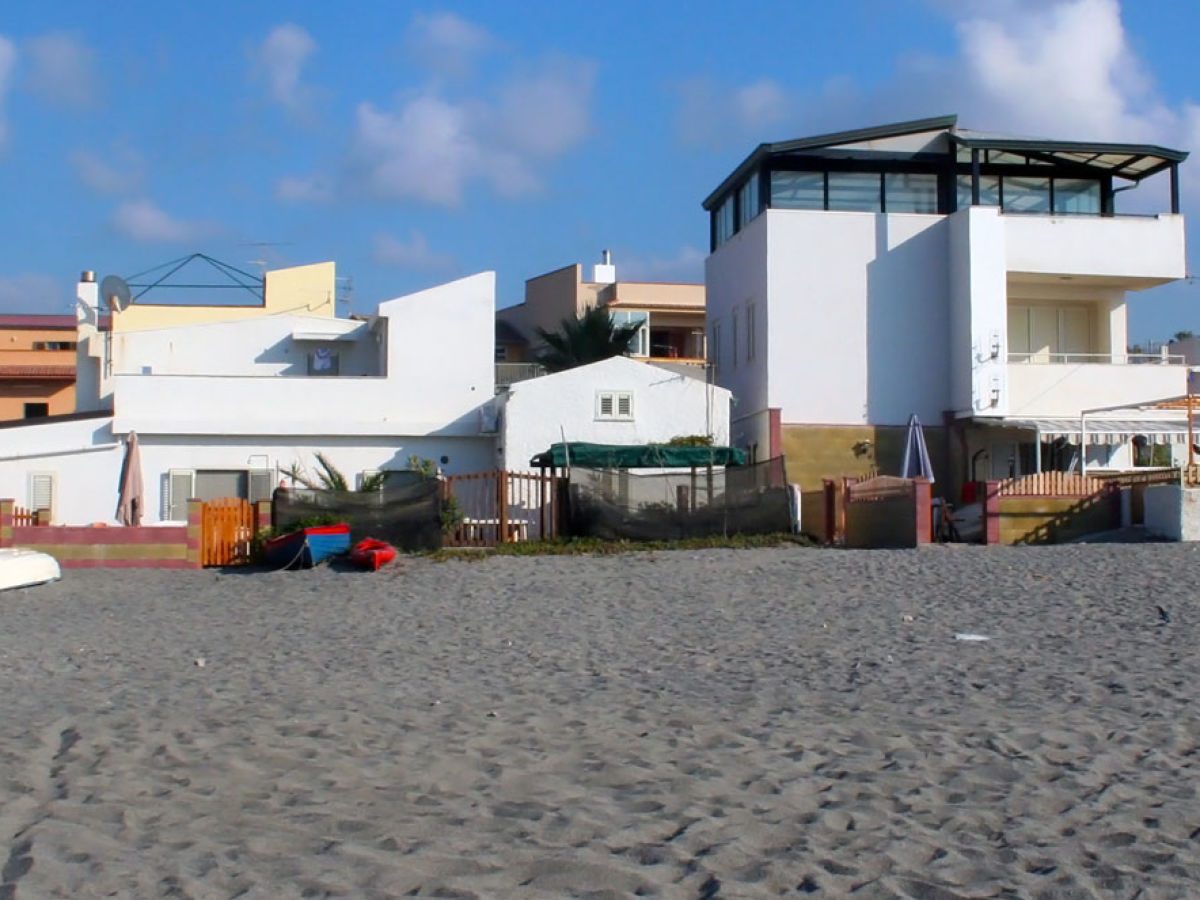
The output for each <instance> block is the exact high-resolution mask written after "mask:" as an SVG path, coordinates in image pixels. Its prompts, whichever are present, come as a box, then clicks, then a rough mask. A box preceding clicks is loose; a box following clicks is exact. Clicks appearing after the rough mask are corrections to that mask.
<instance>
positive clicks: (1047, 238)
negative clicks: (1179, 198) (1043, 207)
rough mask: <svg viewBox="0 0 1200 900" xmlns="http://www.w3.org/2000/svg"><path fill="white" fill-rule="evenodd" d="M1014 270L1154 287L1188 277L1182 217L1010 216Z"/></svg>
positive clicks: (1008, 257)
mask: <svg viewBox="0 0 1200 900" xmlns="http://www.w3.org/2000/svg"><path fill="white" fill-rule="evenodd" d="M1003 221H1004V231H1005V264H1006V267H1007V269H1008V270H1009V271H1011V272H1034V273H1042V274H1051V275H1084V276H1089V277H1114V278H1120V279H1124V280H1127V281H1128V282H1130V284H1131V286H1133V285H1134V284H1135V283H1140V284H1138V285H1137V286H1141V287H1148V286H1150V285H1151V284H1161V283H1163V282H1165V281H1173V280H1175V279H1179V278H1185V277H1186V276H1187V256H1186V253H1185V249H1184V223H1183V216H1181V215H1159V216H1116V217H1107V216H1106V217H1100V216H1021V215H1010V216H1004V217H1003Z"/></svg>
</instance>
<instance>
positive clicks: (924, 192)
mask: <svg viewBox="0 0 1200 900" xmlns="http://www.w3.org/2000/svg"><path fill="white" fill-rule="evenodd" d="M937 193H938V186H937V176H936V175H933V174H918V173H915V172H888V173H887V174H885V175H884V176H883V207H884V209H885V210H887V211H888V212H890V213H936V212H937V208H938V204H937Z"/></svg>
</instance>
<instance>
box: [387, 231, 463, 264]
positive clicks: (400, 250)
mask: <svg viewBox="0 0 1200 900" xmlns="http://www.w3.org/2000/svg"><path fill="white" fill-rule="evenodd" d="M372 257H373V258H374V260H375V262H377V263H380V264H381V265H385V266H405V267H407V268H411V269H424V270H429V269H446V268H449V267H450V266H452V265H453V264H454V257H453V256H451V255H450V254H449V253H436V252H434V251H433V250H432V249H431V248H430V246H429V241H428V240H427V239H426V237H425V235H423V234H421V233H420V232H419V231H417V230H416V229H415V228H414V229H413V230H412V231H410V232H409V236H408V240H407V241H405V240H402V239H400V238H397V237H394V236H393V235H390V234H377V235H375V238H374V240H373V241H372Z"/></svg>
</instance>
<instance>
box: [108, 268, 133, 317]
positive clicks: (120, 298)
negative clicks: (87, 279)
mask: <svg viewBox="0 0 1200 900" xmlns="http://www.w3.org/2000/svg"><path fill="white" fill-rule="evenodd" d="M100 296H101V297H103V298H104V299H105V300H107V301H108V305H109V307H110V308H111V309H112V311H113V312H121V311H122V310H124V309H125V307H127V306H128V305H129V304H130V302H131V301H132V300H133V294H132V293H131V292H130V290H129V285H128V284H126V283H125V279H124V278H122V277H121V276H120V275H105V276H104V280H103V281H101V282H100Z"/></svg>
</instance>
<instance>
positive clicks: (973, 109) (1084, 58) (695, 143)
mask: <svg viewBox="0 0 1200 900" xmlns="http://www.w3.org/2000/svg"><path fill="white" fill-rule="evenodd" d="M6 6H8V7H9V8H7V9H5V10H4V11H3V12H2V13H0V195H2V196H3V199H4V202H3V203H2V204H0V221H2V222H3V234H4V236H5V239H4V242H3V246H2V249H0V309H2V310H5V311H18V310H19V311H47V312H49V311H61V312H66V311H69V309H70V304H71V300H72V297H73V293H74V291H73V287H72V285H73V283H74V281H75V279H76V278H77V276H78V273H79V271H80V270H81V269H85V268H87V269H95V270H97V271H98V272H99V273H100V274H101V275H103V274H108V273H115V274H121V275H131V274H133V273H135V272H139V271H141V270H145V269H149V268H151V267H152V266H156V265H158V264H160V263H164V262H167V261H169V260H172V259H175V258H177V257H181V256H185V255H187V254H189V253H191V252H193V251H197V250H200V251H204V252H206V253H209V254H211V255H213V256H215V257H217V258H219V259H221V260H223V261H225V262H228V263H230V264H232V265H235V266H239V267H242V268H245V269H247V270H251V271H257V270H258V269H259V268H260V267H261V266H263V265H266V266H268V267H276V266H281V265H290V264H298V263H306V262H316V261H320V260H325V259H333V260H336V261H337V264H338V271H339V275H341V276H345V277H347V278H348V279H350V280H351V281H349V282H347V291H348V292H351V283H352V297H353V309H354V310H355V311H360V312H362V311H369V310H371V309H373V308H374V306H375V305H376V304H377V303H378V302H379V301H381V300H384V299H387V298H390V297H393V296H397V295H399V294H402V293H406V292H409V291H412V290H416V289H420V288H422V287H426V286H428V285H431V284H436V283H439V282H441V281H446V280H449V279H451V278H454V277H457V276H460V275H464V274H469V273H471V272H475V271H480V270H484V269H494V270H496V272H497V274H498V292H499V297H498V300H499V303H500V305H508V304H509V303H513V302H517V301H519V300H520V299H521V295H522V291H523V284H524V280H525V279H526V278H529V277H532V276H534V275H537V274H540V273H542V272H545V271H548V270H550V269H554V268H558V267H559V266H563V265H566V264H569V263H572V262H582V263H585V264H590V263H592V262H594V261H596V259H597V258H598V256H599V253H600V251H601V250H602V249H604V248H608V249H611V250H612V251H613V257H614V262H615V263H616V264H617V267H618V274H619V276H620V277H622V278H628V279H645V280H695V281H699V280H702V278H703V258H704V255H705V253H706V251H707V234H708V226H707V220H706V217H705V214H704V212H703V211H702V210H701V208H700V201H701V200H702V199H703V198H704V197H705V196H706V195H707V194H708V192H709V191H710V190H711V189H712V188H713V187H715V186H716V185H717V184H718V183H719V182H720V181H721V179H722V178H723V177H724V176H725V175H726V174H728V172H729V171H730V170H731V169H732V168H733V167H734V166H736V164H737V163H738V162H739V161H740V160H741V159H742V158H743V157H744V156H745V155H746V154H747V153H748V152H749V151H750V150H751V149H752V148H753V147H754V146H755V145H756V144H757V143H759V142H761V141H775V140H785V139H788V138H792V137H798V136H802V135H806V134H815V133H820V132H824V131H829V130H837V129H841V128H855V127H861V126H866V125H872V124H879V123H884V122H891V121H899V120H903V119H908V118H919V117H924V116H931V115H941V114H944V113H949V112H957V113H958V114H959V122H960V124H961V125H963V126H965V127H970V128H977V129H981V130H989V131H1010V132H1014V133H1021V134H1031V135H1039V136H1046V137H1056V138H1070V139H1081V140H1087V139H1096V140H1120V141H1137V142H1154V143H1160V144H1163V145H1166V146H1169V147H1176V148H1179V149H1185V150H1200V81H1198V79H1197V77H1196V76H1197V74H1200V72H1198V68H1200V67H1198V65H1197V63H1196V61H1195V56H1194V50H1193V48H1192V46H1191V45H1192V44H1193V39H1192V36H1193V35H1194V34H1195V32H1196V28H1197V26H1200V8H1197V7H1195V6H1194V5H1193V4H1190V3H1179V2H1172V0H1137V2H1136V3H1135V2H1126V3H1123V4H1122V3H1118V2H1117V0H1060V2H1054V0H990V2H986V3H977V2H973V0H844V2H842V3H840V4H836V5H835V4H817V3H805V2H796V0H790V2H759V3H754V4H742V5H738V6H735V5H733V4H724V3H711V2H710V3H703V2H700V3H657V2H653V0H649V2H648V0H642V2H637V3H634V2H627V0H609V2H606V3H604V4H583V3H578V4H576V3H563V2H561V0H554V2H550V0H527V2H525V3H522V4H520V6H519V7H515V6H511V5H509V4H496V3H482V2H460V3H454V4H451V5H442V6H433V5H424V4H408V3H402V2H388V3H384V2H373V0H360V2H354V3H348V4H340V5H337V7H338V8H335V5H334V4H324V3H322V4H316V3H313V4H294V3H288V4H285V3H275V2H253V0H237V2H233V0H210V2H207V3H204V4H174V3H161V2H155V3H149V2H147V3H139V2H124V0H113V2H109V3H105V4H99V3H95V2H94V0H86V2H84V0H58V2H55V3H45V4H31V3H22V4H6ZM14 7H15V8H14ZM1193 168H1195V169H1196V171H1195V172H1192V171H1191V170H1192V169H1193ZM1161 180H1162V181H1163V182H1164V188H1165V179H1161ZM1183 191H1184V209H1185V212H1190V213H1191V214H1192V216H1193V217H1197V216H1200V199H1198V198H1200V157H1198V158H1197V159H1196V160H1195V161H1192V162H1189V163H1185V164H1184V166H1183ZM1145 193H1146V194H1149V195H1150V196H1148V197H1147V198H1146V200H1144V201H1142V202H1146V203H1149V205H1150V207H1151V208H1153V207H1156V206H1160V205H1161V202H1165V201H1160V200H1159V199H1158V198H1157V197H1156V196H1155V195H1153V192H1152V191H1146V192H1145ZM1126 196H1129V195H1126ZM1192 243H1195V242H1194V241H1193V242H1192ZM1191 256H1192V264H1191V270H1193V271H1200V252H1197V251H1193V253H1192V254H1191ZM1198 299H1200V286H1197V285H1195V284H1193V283H1182V284H1179V285H1173V286H1170V287H1168V288H1162V289H1158V290H1155V291H1152V292H1148V293H1145V294H1142V295H1133V296H1132V298H1131V310H1132V312H1131V329H1130V331H1131V337H1132V338H1133V339H1134V340H1145V339H1147V338H1154V339H1160V338H1165V337H1168V336H1169V335H1170V334H1172V333H1174V332H1175V331H1178V330H1181V329H1191V330H1195V331H1197V332H1200V304H1198V303H1197V300H1198Z"/></svg>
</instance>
